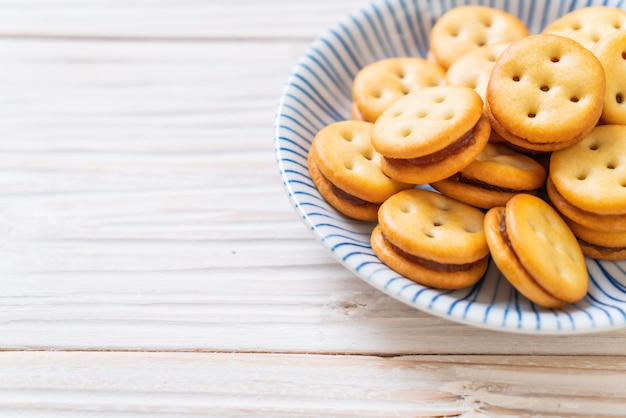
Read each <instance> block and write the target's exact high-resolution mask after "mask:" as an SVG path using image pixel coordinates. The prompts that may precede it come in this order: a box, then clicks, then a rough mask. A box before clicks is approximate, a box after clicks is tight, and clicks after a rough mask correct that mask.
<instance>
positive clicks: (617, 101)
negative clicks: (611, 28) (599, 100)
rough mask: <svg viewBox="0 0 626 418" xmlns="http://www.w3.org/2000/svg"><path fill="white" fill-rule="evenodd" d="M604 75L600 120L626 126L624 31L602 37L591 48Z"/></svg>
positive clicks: (625, 53) (625, 52) (625, 49)
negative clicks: (603, 93)
mask: <svg viewBox="0 0 626 418" xmlns="http://www.w3.org/2000/svg"><path fill="white" fill-rule="evenodd" d="M593 53H594V54H595V55H596V56H597V57H598V59H599V60H600V63H601V64H602V66H603V67H604V72H605V74H606V92H605V95H604V106H603V107H602V116H601V117H600V120H601V121H602V123H604V124H618V125H626V77H624V74H626V30H618V31H616V32H613V33H612V34H611V35H608V36H606V37H604V38H603V39H602V40H600V41H599V42H598V43H596V45H595V46H594V48H593Z"/></svg>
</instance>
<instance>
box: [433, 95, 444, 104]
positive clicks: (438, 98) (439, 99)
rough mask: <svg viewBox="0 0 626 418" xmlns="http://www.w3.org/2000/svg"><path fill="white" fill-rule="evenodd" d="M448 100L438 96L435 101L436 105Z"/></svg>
mask: <svg viewBox="0 0 626 418" xmlns="http://www.w3.org/2000/svg"><path fill="white" fill-rule="evenodd" d="M445 100H446V98H445V97H444V96H437V97H435V98H434V99H433V101H434V102H435V103H443V102H444V101H445Z"/></svg>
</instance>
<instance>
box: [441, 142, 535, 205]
mask: <svg viewBox="0 0 626 418" xmlns="http://www.w3.org/2000/svg"><path fill="white" fill-rule="evenodd" d="M546 176H547V172H546V170H545V168H544V167H543V166H542V165H541V164H539V163H538V162H537V161H535V160H534V159H532V158H530V157H529V156H527V155H524V154H521V153H519V152H517V151H514V150H512V149H511V148H510V147H508V146H506V145H504V144H496V143H488V144H487V146H486V147H485V149H484V150H483V151H482V152H481V153H480V155H478V157H477V158H476V160H474V162H472V163H471V164H470V165H468V166H467V167H465V168H464V169H462V170H461V171H460V172H458V173H456V174H454V175H453V176H451V177H448V178H447V179H444V180H441V181H438V182H435V183H431V186H432V187H433V188H435V189H436V190H438V191H439V192H441V193H443V194H445V195H446V196H449V197H452V198H454V199H457V200H460V201H462V202H465V203H468V204H470V205H473V206H476V207H479V208H483V209H490V208H492V207H494V206H504V205H505V204H506V202H507V201H508V200H509V199H511V198H512V197H513V196H515V195H516V194H518V193H530V194H536V193H537V190H538V189H539V188H540V187H542V186H543V185H544V183H545V180H546Z"/></svg>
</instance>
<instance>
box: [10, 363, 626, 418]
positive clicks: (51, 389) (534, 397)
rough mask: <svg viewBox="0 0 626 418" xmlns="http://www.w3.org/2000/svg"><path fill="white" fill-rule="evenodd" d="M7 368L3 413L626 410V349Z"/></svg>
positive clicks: (610, 413) (549, 413) (577, 413)
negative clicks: (564, 354) (594, 353)
mask: <svg viewBox="0 0 626 418" xmlns="http://www.w3.org/2000/svg"><path fill="white" fill-rule="evenodd" d="M0 370H2V372H0V373H1V375H2V379H0V413H2V416H14V415H13V414H12V413H14V412H15V411H16V410H19V411H20V412H23V413H24V414H27V415H28V416H67V415H66V414H68V413H75V414H77V415H78V414H82V416H90V417H91V416H104V415H106V414H108V413H113V414H115V415H120V416H133V415H135V414H148V415H150V416H158V417H170V416H185V417H187V416H241V415H242V414H243V415H245V416H258V417H262V416H268V415H271V416H290V417H296V416H297V417H303V416H308V417H310V416H360V417H383V416H384V417H389V416H398V417H409V416H410V417H424V416H438V417H452V416H454V417H458V416H462V417H488V416H489V417H491V416H503V417H520V416H529V415H528V414H526V413H525V411H528V410H529V409H532V411H533V416H545V417H557V416H559V417H562V416H570V417H589V416H603V417H617V416H623V415H622V414H623V411H624V408H626V398H625V395H626V392H625V390H626V389H625V387H624V385H623V384H620V383H623V382H624V379H625V378H626V362H624V359H623V358H621V357H618V358H615V357H595V358H591V357H570V358H557V359H546V358H541V357H525V356H522V357H514V358H509V357H502V356H481V357H478V358H476V357H472V356H469V357H468V356H462V357H456V356H408V357H398V358H380V357H370V356H320V355H297V354H296V355H293V354H292V355H284V354H281V355H277V354H218V353H74V352H56V353H55V352H31V353H1V354H0ZM252 394H254V395H253V396H252ZM598 411H602V412H601V413H598Z"/></svg>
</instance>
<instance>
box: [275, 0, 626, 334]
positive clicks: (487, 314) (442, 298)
mask: <svg viewBox="0 0 626 418" xmlns="http://www.w3.org/2000/svg"><path fill="white" fill-rule="evenodd" d="M468 3H470V4H483V5H486V6H490V7H496V8H501V9H504V10H506V11H508V12H510V13H513V14H514V15H516V16H518V17H519V18H521V19H522V20H523V21H524V22H525V23H526V24H527V26H528V27H529V29H530V30H531V32H532V33H538V32H539V31H540V30H541V29H542V28H543V27H544V26H545V25H546V24H547V23H548V22H550V21H552V20H554V19H556V18H557V17H558V16H561V15H563V14H565V13H567V12H569V11H571V10H574V9H577V8H580V7H585V6H590V5H608V6H617V7H622V3H623V1H608V0H605V1H592V0H588V1H575V0H574V1H572V0H561V1H559V0H552V1H550V0H548V1H534V0H533V1H522V0H519V1H518V0H490V1H488V0H477V1H461V0H457V1H455V0H448V1H443V0H384V1H377V2H375V3H372V4H369V5H367V6H365V7H363V8H362V9H360V10H358V11H356V12H355V13H352V14H350V15H349V16H347V17H346V18H344V19H343V20H342V21H340V22H338V23H337V24H335V25H334V26H333V27H332V28H330V29H328V30H327V31H326V32H325V33H323V34H322V35H321V36H320V37H319V38H318V39H316V40H315V41H314V42H313V44H312V45H311V46H310V47H309V48H308V50H307V51H306V53H305V54H304V56H302V57H301V59H300V60H299V62H298V63H297V65H296V66H295V68H294V70H293V73H292V74H291V77H290V78H289V80H288V83H287V85H286V86H285V89H284V92H283V94H282V97H281V101H280V104H279V107H278V113H277V117H276V125H275V151H276V157H277V160H278V166H279V169H280V173H281V175H282V178H283V182H284V186H285V189H286V191H287V193H288V195H289V198H290V200H291V202H292V204H293V206H294V207H295V209H296V211H297V212H298V214H299V215H300V216H301V217H302V219H303V221H304V223H305V224H306V225H307V227H308V228H310V229H311V231H312V232H313V233H314V235H315V236H316V237H317V238H319V240H320V241H321V242H322V244H323V245H324V246H326V247H327V248H328V250H329V251H330V252H331V253H332V255H333V256H334V257H335V258H336V259H337V260H338V261H339V262H340V263H342V264H343V265H344V266H345V267H346V268H348V269H349V270H350V271H352V272H354V273H355V274H356V275H357V276H358V277H360V278H361V279H363V280H365V281H366V282H368V283H370V284H371V285H372V286H374V287H375V288H377V289H379V290H381V291H382V292H385V293H387V294H389V295H391V296H392V297H394V298H396V299H398V300H400V301H402V302H404V303H406V304H408V305H410V306H413V307H415V308H417V309H420V310H423V311H425V312H428V313H431V314H433V315H437V316H440V317H444V318H448V319H450V320H453V321H457V322H461V323H465V324H469V325H473V326H478V327H483V328H489V329H493V330H500V331H509V332H519V333H537V334H574V333H590V332H597V331H607V330H614V329H618V328H622V327H624V326H625V324H626V262H602V261H596V260H592V259H588V260H587V267H588V270H589V277H590V279H591V280H590V285H589V292H588V294H587V296H586V297H585V298H584V299H583V300H582V301H581V302H579V303H574V304H570V305H567V306H566V307H564V308H562V309H545V308H542V307H540V306H537V305H535V304H534V303H532V302H530V301H528V300H527V299H526V298H524V297H523V296H521V295H520V294H518V293H517V291H516V290H515V289H514V288H512V287H511V286H510V285H509V284H508V282H507V281H506V280H505V279H504V278H503V277H502V276H501V274H500V272H499V271H498V269H497V268H496V267H495V265H493V264H491V266H490V267H489V269H488V271H487V273H486V274H485V276H484V277H483V279H482V280H480V281H479V282H478V283H477V284H476V285H474V286H472V287H469V288H466V289H462V290H454V291H447V290H436V289H431V288H427V287H424V286H421V285H419V284H416V283H414V282H412V281H410V280H408V279H406V278H405V277H403V276H401V275H398V274H397V273H395V272H394V271H392V270H390V269H389V268H387V267H386V266H385V265H384V264H382V263H381V262H380V260H378V258H377V257H376V256H375V255H374V253H373V252H372V249H371V247H370V244H369V236H370V232H371V230H372V227H373V225H372V224H369V223H364V222H359V221H353V220H350V219H347V218H346V217H344V216H342V215H340V214H339V213H338V212H336V211H335V210H334V209H333V208H332V207H330V206H329V205H328V204H327V203H326V202H325V201H324V199H322V198H321V196H320V195H319V194H318V192H317V190H316V188H315V186H314V185H313V183H312V182H311V178H310V176H309V173H308V170H307V165H306V159H307V152H308V150H309V147H310V145H311V141H312V139H313V137H314V135H315V133H316V132H317V131H318V130H319V129H321V128H322V127H324V126H325V125H328V124H330V123H331V122H334V121H338V120H342V119H349V117H350V105H351V83H352V79H353V77H354V76H355V74H356V73H357V71H358V70H359V69H360V68H361V67H363V66H364V65H366V64H368V63H370V62H373V61H376V60H379V59H383V58H387V57H393V56H402V55H413V56H425V55H426V53H427V51H428V33H429V31H430V28H431V27H432V25H433V22H434V21H435V20H436V19H437V18H438V17H439V16H441V14H442V13H444V12H445V11H446V10H448V9H449V8H451V7H455V6H457V5H462V4H468Z"/></svg>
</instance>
